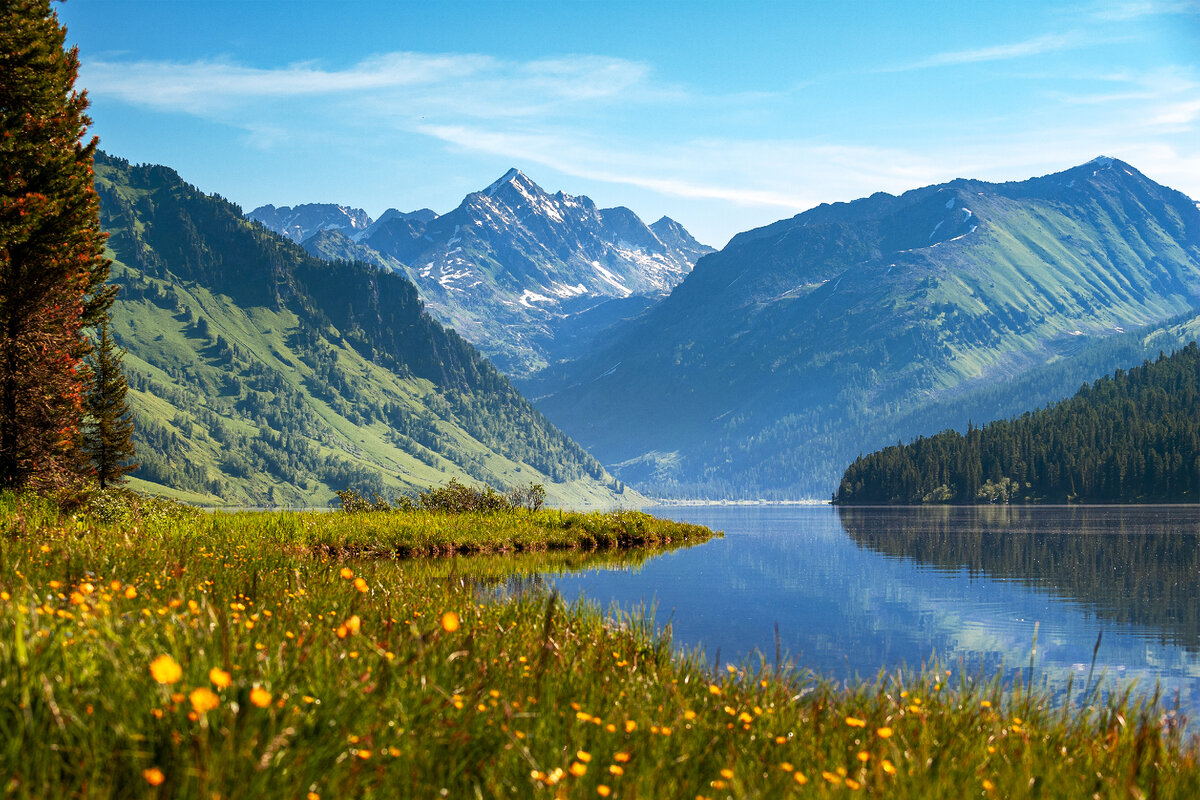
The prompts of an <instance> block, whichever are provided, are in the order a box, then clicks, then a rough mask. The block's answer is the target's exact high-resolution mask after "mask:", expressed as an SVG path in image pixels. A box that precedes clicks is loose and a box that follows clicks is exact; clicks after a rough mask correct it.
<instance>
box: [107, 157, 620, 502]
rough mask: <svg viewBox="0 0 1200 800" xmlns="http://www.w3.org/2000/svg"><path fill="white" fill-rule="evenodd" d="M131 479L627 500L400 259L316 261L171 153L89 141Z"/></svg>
mask: <svg viewBox="0 0 1200 800" xmlns="http://www.w3.org/2000/svg"><path fill="white" fill-rule="evenodd" d="M96 185H97V190H98V191H99V193H100V198H101V222H102V224H103V225H104V228H105V230H107V231H109V232H110V234H111V238H110V239H109V247H110V249H111V254H112V257H113V258H114V265H113V280H114V281H115V282H116V283H118V284H119V285H120V286H121V293H120V295H119V297H118V300H117V303H116V305H115V306H114V309H113V323H114V325H113V329H114V333H115V335H116V336H117V339H118V341H119V343H120V344H121V345H122V346H123V347H125V348H127V349H128V355H127V356H126V358H125V365H126V371H127V373H128V376H129V383H130V389H131V392H130V397H131V399H132V404H133V407H134V414H135V420H136V425H137V433H136V438H137V445H138V458H139V459H140V461H141V462H142V466H141V468H140V469H139V470H138V471H137V472H136V473H134V478H135V480H134V486H135V487H136V488H152V489H160V490H167V491H168V492H169V493H173V494H176V495H178V496H182V497H185V498H187V499H192V500H198V501H203V502H209V503H222V504H250V505H258V504H287V505H323V504H325V503H326V502H327V501H328V500H329V499H330V498H331V497H332V493H333V491H334V490H336V489H340V488H345V487H350V486H354V487H358V488H360V489H363V490H367V491H371V490H374V491H380V492H383V493H389V492H395V491H407V490H410V489H413V488H416V487H423V486H428V485H430V484H436V483H442V482H444V481H446V480H448V479H449V478H451V477H457V478H460V479H462V480H467V481H473V480H481V481H487V482H489V483H491V484H492V485H495V486H498V487H504V486H515V485H525V484H528V483H529V482H531V481H532V482H540V483H544V484H545V485H546V488H547V491H548V493H549V495H550V497H551V499H552V500H556V501H558V502H560V503H567V504H577V505H578V504H585V503H589V502H590V503H619V502H625V503H626V504H632V503H636V502H638V500H639V498H638V497H637V496H636V495H634V494H632V493H631V494H628V495H621V494H620V490H621V489H622V488H623V487H620V486H619V484H617V482H615V481H613V480H612V479H611V478H610V476H608V475H607V474H606V473H605V472H604V470H603V469H602V468H601V467H600V465H599V464H598V463H597V462H596V461H595V460H594V459H593V458H591V457H590V456H589V455H588V454H587V453H586V452H584V451H583V450H582V449H581V448H580V447H579V446H578V445H576V444H575V443H573V442H572V441H570V440H569V439H568V438H567V437H566V436H565V435H563V434H562V433H561V432H559V431H558V430H556V429H555V428H554V427H553V426H551V425H550V424H549V423H548V422H547V421H546V420H545V418H544V417H542V415H541V414H540V413H539V412H537V411H536V410H535V409H534V408H533V407H532V406H531V405H530V404H529V403H528V402H527V401H526V400H525V399H524V398H522V397H521V396H520V394H519V393H518V392H517V391H516V390H515V389H514V388H513V387H512V386H511V385H510V384H509V382H508V380H507V379H506V378H504V377H503V376H502V375H500V374H499V373H497V372H496V370H495V369H494V368H493V367H492V366H491V365H490V364H489V363H488V362H487V361H485V360H484V359H483V357H482V356H480V355H479V353H478V352H477V351H476V350H475V349H474V348H473V347H471V345H469V344H467V343H466V342H465V341H463V340H462V339H461V338H460V337H458V335H457V334H455V333H454V332H453V331H450V330H447V329H444V328H443V327H442V326H441V325H440V324H439V323H437V322H435V321H434V320H432V319H431V318H430V317H429V316H428V315H427V314H425V313H424V311H423V309H422V305H421V302H420V300H419V299H418V297H417V292H416V289H415V287H413V285H412V284H411V283H409V282H408V281H407V280H405V279H404V278H403V277H401V276H398V275H394V274H390V273H386V272H381V271H379V270H378V269H376V268H375V267H372V266H368V265H365V264H358V263H334V264H331V263H328V262H324V261H321V260H319V259H317V258H315V257H313V256H311V255H309V254H308V253H306V252H305V251H304V250H303V249H301V248H300V247H299V246H298V245H296V244H294V243H292V242H290V241H288V240H286V239H284V238H283V237H280V236H278V235H276V234H274V233H271V232H269V231H267V230H266V229H264V228H263V227H262V226H261V225H259V224H258V223H255V222H251V221H249V220H246V219H244V218H243V217H242V214H241V211H240V209H238V208H237V207H236V206H234V205H232V204H230V203H228V202H226V201H224V200H222V199H221V198H219V197H214V196H207V195H204V194H203V193H201V192H200V191H198V190H197V189H196V188H195V187H192V186H190V185H188V184H186V183H185V182H183V181H182V180H181V179H180V177H179V176H178V175H177V174H176V173H175V172H174V171H173V170H171V169H169V168H166V167H161V166H131V165H130V164H129V163H127V162H125V161H122V160H119V159H116V158H112V157H109V156H105V155H103V154H101V155H98V156H97V159H96Z"/></svg>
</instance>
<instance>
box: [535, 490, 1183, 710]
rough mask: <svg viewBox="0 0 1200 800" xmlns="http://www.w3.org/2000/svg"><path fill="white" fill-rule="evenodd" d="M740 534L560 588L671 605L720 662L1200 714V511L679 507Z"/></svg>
mask: <svg viewBox="0 0 1200 800" xmlns="http://www.w3.org/2000/svg"><path fill="white" fill-rule="evenodd" d="M655 513H657V514H659V515H661V516H665V517H670V518H673V519H682V520H688V521H691V522H697V523H701V524H703V525H707V526H709V527H711V528H714V529H719V530H724V531H725V538H724V539H720V540H714V541H712V542H709V543H707V544H703V545H700V546H697V547H691V548H685V549H682V550H677V551H674V552H670V553H665V554H663V555H659V556H656V557H653V558H651V559H649V560H648V561H646V562H645V563H644V564H642V565H640V566H638V567H635V568H620V567H617V568H603V567H602V568H587V569H584V570H583V571H581V572H578V573H571V574H566V575H562V574H559V575H547V576H546V578H545V580H546V581H548V582H550V583H552V584H554V585H555V586H556V587H557V588H558V590H559V591H560V592H561V593H562V594H563V595H564V596H565V597H567V598H580V597H584V598H587V599H588V600H590V601H593V602H598V603H600V604H602V605H604V606H606V607H607V606H611V605H613V604H615V605H616V606H619V607H620V608H622V609H624V610H627V611H628V610H636V609H637V608H639V607H641V606H643V605H645V606H653V607H654V608H655V609H656V618H657V621H658V624H659V625H660V626H661V625H663V624H666V623H668V622H669V623H670V625H671V627H672V630H673V634H674V639H675V642H676V644H677V645H679V646H681V647H684V648H689V649H690V648H697V647H699V648H703V650H704V652H705V654H706V655H707V657H708V658H709V660H710V661H715V660H716V658H717V657H718V653H719V658H720V660H721V661H722V662H741V661H744V660H745V659H747V658H750V657H753V656H754V654H755V653H761V654H763V655H764V656H765V657H766V658H767V660H768V661H769V662H774V659H775V652H776V645H775V641H776V640H775V628H776V625H778V629H779V636H780V645H781V648H782V650H783V654H784V658H785V660H790V661H791V663H793V664H795V665H797V666H800V667H806V668H811V669H814V670H816V671H818V672H821V673H823V674H824V675H826V676H828V677H831V678H836V679H848V678H853V677H854V676H862V677H874V676H875V674H876V673H878V671H879V670H880V669H881V668H886V669H894V668H897V667H900V666H902V665H908V666H920V665H921V664H922V662H926V661H929V660H930V657H931V656H933V655H935V654H936V656H937V658H938V659H939V661H941V662H942V663H943V664H945V665H946V666H947V667H949V668H957V667H958V665H959V664H960V663H961V664H963V665H964V666H965V667H966V668H967V669H968V670H971V671H974V670H976V669H977V668H978V667H980V666H983V667H984V668H985V669H987V670H988V671H989V672H994V671H995V669H996V668H1002V669H1004V670H1005V672H1006V673H1008V674H1015V673H1016V672H1017V671H1018V670H1026V669H1027V668H1028V665H1029V660H1030V654H1031V650H1032V649H1033V647H1034V636H1035V624H1036V625H1037V629H1036V637H1037V638H1036V642H1037V644H1036V657H1035V676H1036V677H1037V678H1039V680H1044V681H1047V682H1049V683H1050V684H1051V685H1052V686H1053V687H1059V688H1061V687H1062V686H1065V684H1066V681H1067V678H1068V676H1070V675H1075V676H1076V681H1077V686H1078V685H1081V684H1082V682H1083V681H1084V679H1085V678H1086V676H1087V674H1088V670H1089V667H1090V665H1091V661H1092V652H1093V648H1094V647H1095V645H1096V639H1097V636H1098V635H1099V634H1101V632H1102V633H1103V638H1102V641H1101V644H1100V648H1099V652H1098V656H1097V662H1096V663H1097V673H1099V672H1100V671H1101V670H1104V671H1105V673H1106V675H1107V677H1108V678H1109V679H1110V680H1112V681H1115V682H1117V683H1119V685H1121V686H1124V685H1125V684H1127V683H1128V682H1130V681H1132V680H1134V679H1136V680H1137V681H1138V683H1139V685H1141V686H1142V687H1150V688H1152V687H1153V685H1154V683H1155V682H1156V681H1159V682H1161V684H1162V685H1163V686H1164V687H1165V688H1166V689H1167V690H1168V691H1169V692H1170V693H1171V696H1172V697H1173V696H1174V694H1175V692H1178V693H1179V696H1180V700H1181V704H1182V705H1183V707H1184V708H1185V710H1187V711H1188V712H1189V716H1190V717H1191V718H1193V719H1197V718H1200V546H1198V545H1200V508H1197V507H1163V506H1158V507H1144V506H1143V507H1129V506H1125V507H1095V506H1093V507H1049V508H1047V507H1040V508H1019V507H1018V508H1013V507H998V508H997V507H987V508H932V509H922V508H917V509H895V508H888V509H883V508H878V509H865V508H833V507H829V506H812V507H778V506H776V507H711V506H708V507H701V506H695V507H686V506H685V507H678V506H676V507H670V508H664V509H658V510H655Z"/></svg>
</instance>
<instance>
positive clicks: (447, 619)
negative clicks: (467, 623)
mask: <svg viewBox="0 0 1200 800" xmlns="http://www.w3.org/2000/svg"><path fill="white" fill-rule="evenodd" d="M458 626H459V619H458V614H455V613H454V612H453V611H447V612H446V613H445V614H442V630H444V631H445V632H446V633H454V632H455V631H456V630H458Z"/></svg>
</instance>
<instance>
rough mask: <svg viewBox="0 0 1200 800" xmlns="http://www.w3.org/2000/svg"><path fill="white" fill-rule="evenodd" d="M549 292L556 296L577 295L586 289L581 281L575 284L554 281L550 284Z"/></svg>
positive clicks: (585, 291) (586, 290)
mask: <svg viewBox="0 0 1200 800" xmlns="http://www.w3.org/2000/svg"><path fill="white" fill-rule="evenodd" d="M549 291H550V293H551V294H553V295H557V296H558V297H563V298H567V297H579V296H580V295H584V294H587V293H588V289H587V287H586V286H584V285H583V284H582V283H580V284H578V285H576V286H567V285H566V284H563V283H559V282H558V281H555V282H554V283H552V284H551V285H550V290H549Z"/></svg>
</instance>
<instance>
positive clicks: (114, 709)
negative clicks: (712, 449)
mask: <svg viewBox="0 0 1200 800" xmlns="http://www.w3.org/2000/svg"><path fill="white" fill-rule="evenodd" d="M539 530H540V531H541V533H539V532H538V531H539ZM634 530H637V531H640V533H639V534H637V535H636V536H634V535H631V534H630V531H634ZM0 531H2V535H0V730H2V731H3V734H4V735H3V736H2V737H0V774H2V775H4V776H5V777H4V779H3V783H0V791H3V793H4V794H5V796H11V797H47V796H59V797H115V796H119V797H147V798H149V797H196V798H206V800H207V799H209V798H214V797H222V798H229V797H251V796H252V797H262V798H274V797H281V798H283V797H287V798H296V797H301V798H307V799H308V800H314V799H315V798H321V797H325V798H333V797H437V796H447V797H497V796H512V797H628V798H634V797H688V798H692V797H713V798H715V797H783V796H789V795H791V794H793V793H794V794H796V795H806V794H811V795H822V796H824V795H833V794H841V793H844V792H854V793H857V792H861V793H864V794H869V795H886V796H889V797H965V796H996V797H1002V796H1015V795H1024V794H1027V793H1030V792H1033V791H1040V792H1043V793H1044V795H1045V796H1093V794H1095V795H1097V796H1101V797H1130V796H1158V797H1191V796H1196V794H1197V793H1198V792H1200V772H1198V771H1197V769H1196V756H1197V748H1196V745H1195V743H1194V742H1192V741H1191V740H1189V739H1185V736H1184V733H1183V732H1182V730H1181V727H1180V724H1181V721H1180V720H1179V719H1178V718H1177V717H1176V716H1175V715H1174V713H1172V712H1169V711H1164V710H1163V709H1162V708H1158V707H1146V706H1140V705H1138V704H1137V703H1136V702H1134V701H1129V700H1125V701H1121V700H1117V701H1114V702H1113V703H1111V704H1105V703H1101V702H1099V701H1098V700H1096V699H1095V697H1094V696H1093V697H1091V698H1089V699H1090V702H1085V703H1083V707H1082V708H1081V707H1079V705H1078V704H1076V705H1074V706H1071V707H1066V706H1062V705H1060V704H1059V705H1056V704H1054V703H1052V702H1051V701H1050V700H1049V698H1047V697H1045V696H1042V695H1041V694H1039V693H1038V692H1037V691H1033V692H1030V691H1027V690H1025V689H1024V688H1023V687H1015V688H1014V687H1009V688H1003V687H1001V685H1000V684H999V683H998V682H995V681H988V680H979V681H967V682H965V683H956V684H955V685H947V684H946V683H944V682H943V681H944V680H945V679H946V678H945V675H946V674H945V673H944V672H939V671H936V670H930V671H927V672H926V673H924V674H923V675H919V676H907V677H903V676H890V677H881V678H880V679H879V680H878V681H877V682H875V683H870V684H862V685H856V686H851V687H848V688H845V687H837V686H834V685H832V684H829V683H826V682H823V681H821V680H820V679H818V678H816V677H814V676H811V675H807V674H804V673H777V672H775V671H774V669H773V668H772V667H767V666H765V665H764V666H757V667H756V666H754V665H739V666H736V667H733V668H727V669H723V670H722V671H721V672H720V674H717V675H714V674H712V672H711V671H710V670H709V669H707V668H706V666H705V662H704V661H703V660H702V659H700V658H698V657H697V656H694V655H687V654H679V653H677V652H676V651H675V650H674V648H673V647H672V644H671V641H670V639H669V638H668V637H667V636H663V635H657V634H655V633H654V630H653V628H652V626H650V625H649V624H648V623H647V622H646V621H645V620H643V619H638V618H634V619H628V618H625V619H617V620H614V619H613V618H612V617H610V616H608V615H606V614H605V613H602V610H601V609H597V608H589V607H566V606H564V604H563V603H562V602H561V601H560V600H558V599H557V598H555V597H554V596H553V595H551V594H548V593H546V592H542V591H538V590H537V589H536V583H535V582H530V581H525V582H522V583H521V586H522V587H523V588H526V589H528V588H529V587H530V586H532V587H534V588H533V590H532V591H514V592H502V593H495V592H489V591H485V590H484V589H483V588H482V587H484V586H486V585H487V584H489V583H495V582H496V581H497V580H500V579H501V578H502V577H503V576H504V575H505V574H506V573H509V574H513V573H517V574H520V573H525V574H531V573H537V572H542V571H546V570H555V569H569V568H574V567H578V566H583V565H587V564H588V563H591V561H593V560H595V561H608V562H616V563H618V564H620V563H628V564H633V565H635V564H636V563H637V560H638V558H639V557H640V555H644V554H645V553H646V552H647V550H645V549H639V550H632V551H627V550H623V549H621V548H622V547H625V546H628V545H637V546H639V547H642V548H645V547H651V548H652V547H667V546H677V545H680V544H688V543H694V542H700V541H703V540H704V539H706V538H708V537H709V536H710V535H711V533H710V532H709V531H707V530H706V529H703V528H698V527H696V526H690V525H682V524H677V523H671V522H665V521H661V520H654V519H652V518H650V517H647V516H646V515H642V514H637V513H635V512H625V513H623V514H616V515H613V514H608V515H604V514H592V515H571V514H562V515H559V514H558V512H555V511H549V512H547V511H538V512H532V511H528V510H523V509H522V510H511V511H505V512H500V513H495V514H491V515H484V514H475V515H471V514H467V515H441V516H438V515H436V514H433V513H430V512H427V511H396V512H390V513H380V514H343V513H331V514H319V513H302V514H289V513H273V512H270V513H268V512H263V513H242V514H221V513H217V514H205V513H201V512H197V511H194V510H191V509H187V508H186V507H182V506H177V505H174V504H163V503H159V502H143V503H141V504H135V505H129V504H126V503H116V504H111V503H110V504H108V505H105V506H100V507H98V510H97V511H93V512H91V513H86V514H85V513H76V514H67V513H63V512H60V511H59V510H58V509H57V508H56V507H55V506H53V505H52V504H50V503H48V502H46V501H44V500H39V499H35V498H31V497H24V496H13V495H4V496H2V497H0ZM547 532H549V533H550V534H551V535H552V536H557V537H558V538H556V539H554V538H552V539H549V540H547V539H542V538H540V537H541V536H542V535H543V534H544V533H547ZM369 541H373V542H376V544H375V545H374V546H370V547H367V546H364V543H365V542H369ZM543 541H549V543H547V544H546V545H545V546H544V547H543V546H541V545H535V544H534V543H535V542H543ZM539 547H541V549H537V548H539ZM549 548H558V549H549ZM518 549H525V550H528V551H530V552H528V553H525V554H521V555H517V554H514V553H512V552H511V551H516V550H518ZM464 550H469V551H486V552H489V553H503V552H508V553H509V554H508V555H504V556H497V555H484V556H482V557H479V558H478V559H476V558H461V557H457V558H435V559H429V558H415V559H414V558H409V559H403V558H398V557H397V556H399V555H401V554H414V553H440V554H445V553H449V552H461V551H464ZM639 554H640V555H639ZM501 559H502V560H503V561H506V562H509V563H507V564H501V563H499V561H500V560H501ZM477 560H478V561H479V562H480V563H479V566H480V569H479V570H473V569H472V564H474V563H475V562H476V561H477Z"/></svg>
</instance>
